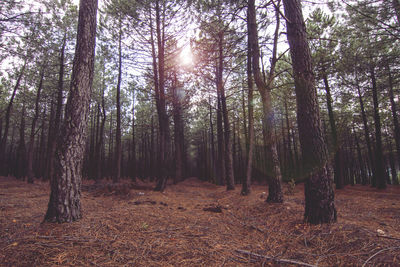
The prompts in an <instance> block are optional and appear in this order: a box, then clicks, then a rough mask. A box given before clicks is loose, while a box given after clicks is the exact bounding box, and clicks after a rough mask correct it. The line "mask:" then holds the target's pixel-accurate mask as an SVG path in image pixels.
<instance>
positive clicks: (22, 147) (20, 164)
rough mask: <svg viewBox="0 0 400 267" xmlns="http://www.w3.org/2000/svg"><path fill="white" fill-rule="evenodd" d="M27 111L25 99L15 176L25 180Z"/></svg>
mask: <svg viewBox="0 0 400 267" xmlns="http://www.w3.org/2000/svg"><path fill="white" fill-rule="evenodd" d="M25 113H26V107H25V100H24V103H23V104H22V112H21V122H20V125H19V143H18V148H17V160H16V169H15V177H17V178H18V179H23V180H24V178H25V176H26V143H25Z"/></svg>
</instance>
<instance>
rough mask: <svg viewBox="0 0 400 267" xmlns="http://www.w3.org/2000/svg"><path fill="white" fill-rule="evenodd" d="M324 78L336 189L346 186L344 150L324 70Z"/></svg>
mask: <svg viewBox="0 0 400 267" xmlns="http://www.w3.org/2000/svg"><path fill="white" fill-rule="evenodd" d="M322 78H323V80H324V85H325V92H326V105H327V107H328V117H329V124H330V126H331V132H332V133H331V135H332V143H333V144H332V147H333V151H334V166H333V167H334V171H333V173H334V181H335V183H336V189H342V188H343V187H344V180H343V173H342V167H343V166H342V156H341V155H342V152H341V145H340V144H339V143H338V135H337V130H336V122H335V115H334V114H333V108H332V95H331V88H330V86H329V82H328V75H327V74H326V73H325V70H323V77H322Z"/></svg>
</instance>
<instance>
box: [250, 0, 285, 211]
mask: <svg viewBox="0 0 400 267" xmlns="http://www.w3.org/2000/svg"><path fill="white" fill-rule="evenodd" d="M248 11H249V13H248V15H249V17H248V23H249V24H250V28H249V40H250V43H251V52H252V55H253V57H252V67H253V74H254V81H255V83H256V85H257V89H258V91H259V92H260V95H261V99H262V103H263V133H264V138H265V140H264V143H265V145H266V147H265V149H266V155H267V158H268V159H269V160H270V163H269V164H268V166H267V171H268V173H269V175H268V176H269V177H268V178H269V179H268V197H267V202H276V203H281V202H283V194H282V185H281V180H282V175H281V169H280V162H279V158H278V150H277V145H276V143H277V142H276V138H275V136H274V128H275V127H274V113H273V110H272V101H271V89H272V84H273V81H274V76H275V74H274V72H275V65H276V61H277V59H276V51H277V42H278V34H279V14H278V15H277V16H276V17H277V27H276V29H275V34H274V49H273V53H272V54H273V55H272V60H271V68H270V72H269V76H268V78H267V79H265V78H263V77H262V73H261V70H260V66H259V59H260V48H259V44H258V31H257V20H256V8H255V1H254V0H249V1H248Z"/></svg>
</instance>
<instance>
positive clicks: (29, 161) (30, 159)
mask: <svg viewBox="0 0 400 267" xmlns="http://www.w3.org/2000/svg"><path fill="white" fill-rule="evenodd" d="M45 67H46V65H45V63H44V64H43V66H42V69H41V71H40V80H39V85H38V89H37V92H36V101H35V114H34V115H33V119H32V125H31V133H30V136H29V145H28V155H27V175H28V179H27V180H28V183H33V179H34V172H33V149H34V145H35V131H36V123H37V120H38V118H39V112H40V110H39V101H40V94H41V92H42V88H43V78H44V72H45Z"/></svg>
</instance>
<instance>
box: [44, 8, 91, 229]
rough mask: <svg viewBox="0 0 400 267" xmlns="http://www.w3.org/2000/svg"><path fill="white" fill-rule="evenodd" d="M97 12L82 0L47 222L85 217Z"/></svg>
mask: <svg viewBox="0 0 400 267" xmlns="http://www.w3.org/2000/svg"><path fill="white" fill-rule="evenodd" d="M96 13H97V0H85V1H84V0H81V1H80V7H79V18H78V34H77V43H76V49H75V58H74V64H73V69H72V76H71V85H70V92H69V97H68V101H67V105H66V112H65V120H64V123H63V126H62V136H61V137H60V146H59V148H58V149H57V153H56V158H55V162H54V163H55V168H54V176H52V177H51V194H50V200H49V204H48V209H47V213H46V216H45V221H48V222H58V223H63V222H71V221H75V220H78V219H80V218H81V217H82V212H81V201H80V195H81V180H82V170H81V167H82V161H83V155H84V152H85V142H86V131H87V130H86V128H87V120H88V114H89V102H90V95H91V91H92V83H93V70H94V58H95V40H96Z"/></svg>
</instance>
